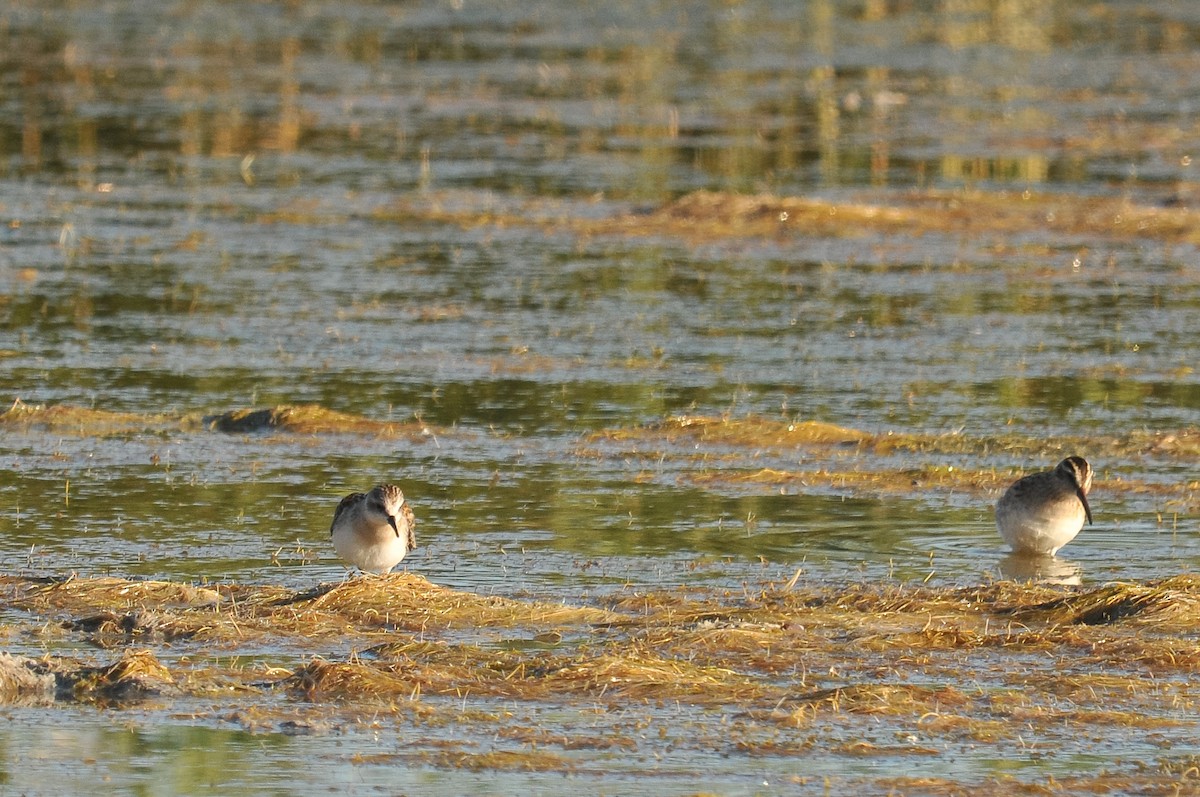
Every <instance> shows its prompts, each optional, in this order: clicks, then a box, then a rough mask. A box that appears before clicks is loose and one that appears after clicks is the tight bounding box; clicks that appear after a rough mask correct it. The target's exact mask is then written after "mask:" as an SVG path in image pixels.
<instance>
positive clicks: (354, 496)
mask: <svg viewBox="0 0 1200 797" xmlns="http://www.w3.org/2000/svg"><path fill="white" fill-rule="evenodd" d="M366 497H367V494H366V493H350V495H348V496H346V497H345V498H343V499H342V500H341V501H338V505H337V509H335V510H333V522H332V523H330V524H329V536H330V537H332V536H333V527H334V526H336V525H337V522H338V518H339V517H341V516H342V513H343V512H345V511H346V507H348V506H350V505H351V504H352V503H354V502H355V501H361V500H362V499H364V498H366Z"/></svg>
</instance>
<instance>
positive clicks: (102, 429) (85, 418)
mask: <svg viewBox="0 0 1200 797" xmlns="http://www.w3.org/2000/svg"><path fill="white" fill-rule="evenodd" d="M170 423H171V419H170V418H169V417H168V416H163V415H135V414H133V413H128V412H107V411H105V410H95V409H89V408H86V407H73V406H70V405H57V406H49V407H48V406H45V405H42V404H26V403H25V402H23V401H21V400H20V399H17V400H16V401H14V402H13V404H12V406H11V407H9V408H8V409H7V410H5V411H4V412H3V413H0V426H5V427H8V428H17V429H28V428H30V427H36V428H39V429H45V430H48V431H52V432H57V433H60V434H71V435H78V436H81V437H106V436H109V435H127V434H131V433H135V432H144V431H157V430H159V429H160V428H162V427H164V426H167V425H170Z"/></svg>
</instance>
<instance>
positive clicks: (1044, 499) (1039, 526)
mask: <svg viewBox="0 0 1200 797" xmlns="http://www.w3.org/2000/svg"><path fill="white" fill-rule="evenodd" d="M1091 488H1092V466H1091V465H1089V464H1088V462H1087V460H1086V459H1084V458H1083V457H1067V458H1066V459H1064V460H1063V461H1062V462H1060V463H1058V466H1057V467H1055V468H1054V470H1046V471H1042V472H1041V473H1034V474H1031V475H1029V476H1025V477H1023V478H1020V479H1017V480H1016V481H1015V482H1013V484H1012V486H1011V487H1009V488H1008V489H1007V490H1005V491H1004V495H1002V496H1000V501H999V503H997V504H996V528H997V529H999V530H1000V536H1001V537H1003V538H1004V541H1005V542H1007V543H1008V544H1009V545H1010V546H1012V550H1013V553H1015V554H1021V555H1024V556H1054V554H1055V553H1056V552H1057V551H1058V549H1059V548H1061V547H1063V546H1064V545H1066V544H1067V543H1068V542H1070V541H1071V540H1073V539H1075V535H1076V534H1078V533H1079V531H1080V529H1082V528H1083V521H1084V520H1087V522H1088V523H1091V522H1092V508H1091V507H1090V506H1088V500H1087V494H1088V490H1090V489H1091Z"/></svg>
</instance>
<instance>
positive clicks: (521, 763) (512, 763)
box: [427, 748, 574, 772]
mask: <svg viewBox="0 0 1200 797" xmlns="http://www.w3.org/2000/svg"><path fill="white" fill-rule="evenodd" d="M427 760H428V762H429V763H430V764H432V765H433V766H437V767H442V768H447V769H469V770H473V771H476V772H480V771H484V770H487V771H498V772H570V771H571V770H572V769H574V763H573V762H572V761H571V760H570V759H569V758H566V757H565V756H562V755H559V754H558V753H552V752H549V751H547V750H539V749H536V748H531V749H529V750H521V751H513V750H492V751H490V752H486V753H471V752H466V751H461V750H459V751H448V750H443V751H438V752H436V753H433V754H431V755H429V756H428V757H427Z"/></svg>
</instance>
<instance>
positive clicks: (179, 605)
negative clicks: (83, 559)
mask: <svg viewBox="0 0 1200 797" xmlns="http://www.w3.org/2000/svg"><path fill="white" fill-rule="evenodd" d="M2 583H5V584H7V585H8V586H10V588H12V589H14V590H15V591H16V592H18V594H19V597H17V598H16V600H15V601H14V602H17V603H21V604H25V605H28V606H44V607H54V608H57V609H67V610H72V611H83V610H86V609H102V610H109V611H118V610H122V609H126V610H127V609H183V608H212V607H216V606H217V605H218V604H220V602H221V593H220V591H219V590H216V589H212V588H209V587H197V586H194V585H192V584H182V583H176V582H173V581H130V580H127V579H123V578H87V579H79V578H66V579H61V580H54V581H35V580H30V579H18V578H13V577H9V578H5V579H3V582H2Z"/></svg>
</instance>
